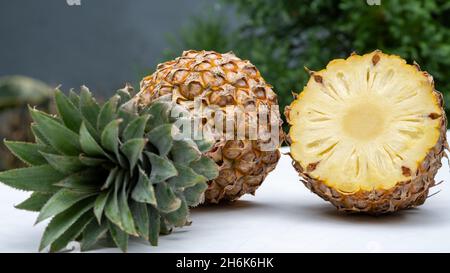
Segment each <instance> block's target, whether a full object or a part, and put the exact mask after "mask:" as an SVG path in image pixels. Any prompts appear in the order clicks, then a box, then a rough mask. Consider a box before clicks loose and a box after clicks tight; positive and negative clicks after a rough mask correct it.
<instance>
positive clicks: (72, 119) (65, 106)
mask: <svg viewBox="0 0 450 273" xmlns="http://www.w3.org/2000/svg"><path fill="white" fill-rule="evenodd" d="M55 102H56V108H57V109H58V113H59V115H60V116H61V119H62V120H63V122H64V124H65V125H66V127H67V128H69V129H70V130H72V131H74V132H75V133H78V131H79V130H80V125H81V122H82V119H81V116H80V112H79V111H78V108H77V107H76V106H75V105H74V104H73V103H72V102H71V101H70V99H69V98H68V97H66V96H65V95H64V94H63V92H61V91H60V90H59V89H57V90H56V91H55Z"/></svg>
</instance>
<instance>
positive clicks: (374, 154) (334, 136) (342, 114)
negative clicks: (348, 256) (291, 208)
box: [286, 51, 447, 214]
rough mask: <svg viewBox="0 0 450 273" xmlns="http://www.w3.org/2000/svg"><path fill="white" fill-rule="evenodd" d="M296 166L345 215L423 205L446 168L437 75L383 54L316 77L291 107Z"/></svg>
mask: <svg viewBox="0 0 450 273" xmlns="http://www.w3.org/2000/svg"><path fill="white" fill-rule="evenodd" d="M286 116H287V119H288V122H289V124H290V125H291V128H290V131H289V140H290V142H291V152H290V154H291V156H292V158H293V160H294V166H295V167H296V169H297V170H298V171H299V173H300V175H301V176H302V177H303V179H304V183H305V184H306V186H307V187H308V188H310V189H311V190H312V191H313V192H315V193H317V194H319V195H320V196H321V197H322V198H324V199H325V200H328V201H331V202H332V203H333V204H334V205H335V206H337V207H338V208H339V209H341V210H345V211H351V212H368V213H373V214H379V213H384V212H392V211H396V210H398V209H402V208H408V207H412V206H417V205H420V204H422V203H423V202H424V201H425V199H426V197H427V195H428V190H429V188H430V187H432V186H433V185H434V184H435V182H434V176H435V174H436V172H437V170H438V169H439V167H440V166H441V158H442V156H444V154H445V152H444V150H445V147H446V145H447V144H446V138H445V132H446V117H445V112H444V110H443V100H442V95H441V93H439V92H437V91H436V90H435V89H434V83H433V79H432V77H431V76H430V75H429V74H428V73H427V72H423V71H421V70H420V68H419V66H418V65H416V64H415V65H409V64H407V63H406V62H405V60H403V59H401V58H400V57H398V56H394V55H386V54H383V53H382V52H380V51H374V52H372V53H370V54H366V55H363V56H359V55H356V54H353V55H352V56H350V57H349V58H347V59H345V60H344V59H338V60H333V61H331V62H330V63H329V64H328V65H327V67H326V69H324V70H321V71H318V72H311V78H310V80H309V81H308V83H307V85H306V87H305V88H304V90H303V92H302V93H301V94H300V95H299V96H298V97H297V99H296V100H295V101H294V102H293V103H292V104H291V105H290V106H289V107H287V109H286Z"/></svg>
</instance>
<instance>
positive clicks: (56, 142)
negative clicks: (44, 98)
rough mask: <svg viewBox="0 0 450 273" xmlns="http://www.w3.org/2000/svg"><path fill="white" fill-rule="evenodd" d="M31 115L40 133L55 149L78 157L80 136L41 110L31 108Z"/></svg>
mask: <svg viewBox="0 0 450 273" xmlns="http://www.w3.org/2000/svg"><path fill="white" fill-rule="evenodd" d="M30 114H31V117H32V118H33V120H34V121H35V122H36V124H37V128H38V130H39V132H40V133H41V134H42V135H43V136H44V137H45V139H46V140H47V141H48V142H49V143H50V145H51V146H52V147H53V148H55V149H56V150H57V151H58V152H60V153H62V154H65V155H78V153H79V152H80V142H79V139H78V134H76V133H75V132H73V131H72V130H70V129H68V128H67V127H65V126H64V125H62V124H61V123H59V122H58V121H57V120H55V119H54V118H52V117H51V116H49V115H47V114H45V113H43V112H41V111H39V110H35V109H31V108H30Z"/></svg>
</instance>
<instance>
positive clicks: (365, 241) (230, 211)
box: [0, 149, 450, 252]
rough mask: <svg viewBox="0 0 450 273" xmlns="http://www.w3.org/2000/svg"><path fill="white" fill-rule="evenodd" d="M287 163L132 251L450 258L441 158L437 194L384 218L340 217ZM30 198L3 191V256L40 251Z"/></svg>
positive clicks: (449, 194) (449, 192) (447, 190)
mask: <svg viewBox="0 0 450 273" xmlns="http://www.w3.org/2000/svg"><path fill="white" fill-rule="evenodd" d="M283 150H284V151H286V150H285V149H283ZM290 162H291V160H290V158H289V156H287V155H283V156H282V157H281V159H280V162H279V163H278V166H277V168H276V169H275V170H274V171H273V172H272V173H271V174H270V175H269V176H268V177H267V179H266V180H265V181H264V183H263V185H262V186H261V187H260V188H259V189H258V190H257V192H256V195H255V196H251V195H246V196H244V197H243V198H241V200H239V201H237V202H235V203H234V204H231V205H225V206H210V207H200V208H195V209H193V210H192V213H191V218H192V220H193V223H192V225H191V226H189V227H184V228H182V229H177V230H176V231H175V232H174V233H172V234H171V235H168V236H162V237H160V242H159V246H158V247H151V246H150V245H148V244H147V243H146V242H141V241H132V242H130V246H129V252H449V251H450V174H449V167H448V164H447V161H446V160H445V159H444V160H443V167H442V168H441V169H440V170H439V173H438V174H437V177H436V180H437V181H440V180H444V181H445V182H444V183H442V184H441V185H439V186H437V187H435V188H433V189H432V192H431V193H433V192H435V191H438V190H441V192H440V193H438V194H437V195H435V196H433V197H431V198H430V199H429V200H427V201H426V203H425V204H424V205H423V206H421V207H419V208H417V209H412V210H407V211H402V212H399V213H396V214H394V215H388V216H381V217H373V216H364V215H346V214H341V213H338V212H337V211H336V209H335V208H334V207H333V206H332V205H330V204H329V203H327V202H325V201H323V200H322V199H320V198H319V197H318V196H316V195H314V194H313V193H311V192H309V190H308V189H307V188H306V187H305V186H304V185H303V184H302V183H301V182H299V178H298V175H297V173H296V171H295V170H294V169H293V168H292V167H291V163H290ZM28 195H29V193H25V192H20V191H17V190H14V189H11V188H8V187H6V186H4V185H2V184H0V252H35V251H37V248H38V245H39V241H40V237H41V235H42V232H43V230H44V228H45V225H46V222H43V223H41V224H39V225H37V226H33V224H34V222H35V218H36V216H37V214H35V213H31V212H26V211H22V210H18V209H15V208H14V207H13V205H15V204H18V203H20V202H21V201H22V200H24V199H25V198H26V197H27V196H28ZM73 245H75V246H76V244H74V243H73ZM75 251H76V250H75ZM97 251H99V252H119V251H118V250H117V249H114V248H107V249H100V250H97Z"/></svg>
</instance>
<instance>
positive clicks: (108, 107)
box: [97, 95, 120, 132]
mask: <svg viewBox="0 0 450 273" xmlns="http://www.w3.org/2000/svg"><path fill="white" fill-rule="evenodd" d="M119 100H120V96H118V95H115V96H113V97H111V98H110V99H109V100H108V101H107V102H106V103H105V104H104V105H103V106H102V108H101V109H100V113H99V115H98V119H97V130H98V131H100V132H101V131H103V129H105V127H106V125H108V123H110V122H111V121H113V120H114V119H116V118H117V106H118V104H119Z"/></svg>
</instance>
